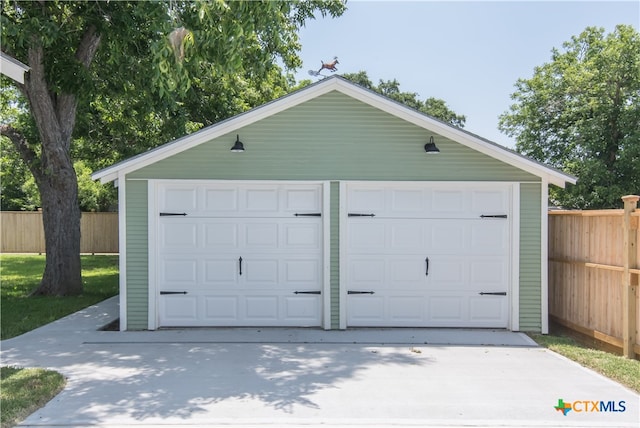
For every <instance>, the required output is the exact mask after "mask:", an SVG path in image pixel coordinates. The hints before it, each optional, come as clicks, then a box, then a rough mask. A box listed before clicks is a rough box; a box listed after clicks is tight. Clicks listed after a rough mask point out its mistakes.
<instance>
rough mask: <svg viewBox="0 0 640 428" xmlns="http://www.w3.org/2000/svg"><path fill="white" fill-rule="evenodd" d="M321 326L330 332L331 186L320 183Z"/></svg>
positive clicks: (327, 183) (326, 182) (326, 183)
mask: <svg viewBox="0 0 640 428" xmlns="http://www.w3.org/2000/svg"><path fill="white" fill-rule="evenodd" d="M322 247H323V248H322V315H323V316H322V326H323V328H324V329H325V330H331V184H330V183H329V182H328V181H325V182H324V183H322Z"/></svg>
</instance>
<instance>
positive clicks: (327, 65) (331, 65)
mask: <svg viewBox="0 0 640 428" xmlns="http://www.w3.org/2000/svg"><path fill="white" fill-rule="evenodd" d="M320 64H322V65H321V66H320V69H319V70H318V71H315V70H309V74H310V75H311V76H324V74H320V72H321V71H322V70H329V71H330V72H332V73H335V72H336V71H338V68H337V67H336V64H340V62H339V61H338V57H337V56H334V57H333V61H331V62H324V61H320Z"/></svg>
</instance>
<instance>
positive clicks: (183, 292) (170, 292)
mask: <svg viewBox="0 0 640 428" xmlns="http://www.w3.org/2000/svg"><path fill="white" fill-rule="evenodd" d="M166 294H187V292H186V291H161V292H160V295H161V296H164V295H166Z"/></svg>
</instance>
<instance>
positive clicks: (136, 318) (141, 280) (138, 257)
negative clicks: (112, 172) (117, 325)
mask: <svg viewBox="0 0 640 428" xmlns="http://www.w3.org/2000/svg"><path fill="white" fill-rule="evenodd" d="M126 192H127V199H126V204H127V329H128V330H144V329H146V328H147V326H148V312H149V309H148V308H149V300H148V298H149V270H148V265H149V255H148V254H149V248H148V239H147V228H148V222H149V220H148V215H147V193H148V191H147V182H146V181H144V180H127V182H126Z"/></svg>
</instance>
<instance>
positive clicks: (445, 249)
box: [424, 220, 468, 254]
mask: <svg viewBox="0 0 640 428" xmlns="http://www.w3.org/2000/svg"><path fill="white" fill-rule="evenodd" d="M424 221H425V222H428V227H429V230H430V232H431V245H430V249H431V250H433V251H435V252H437V253H438V254H461V253H465V252H466V249H467V234H468V225H466V224H460V221H443V220H432V221H428V220H424Z"/></svg>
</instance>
